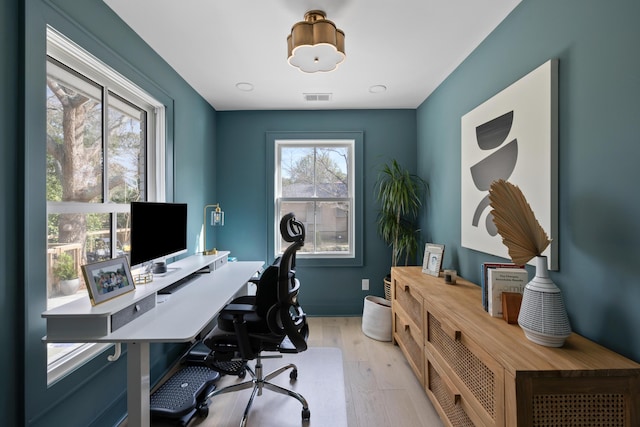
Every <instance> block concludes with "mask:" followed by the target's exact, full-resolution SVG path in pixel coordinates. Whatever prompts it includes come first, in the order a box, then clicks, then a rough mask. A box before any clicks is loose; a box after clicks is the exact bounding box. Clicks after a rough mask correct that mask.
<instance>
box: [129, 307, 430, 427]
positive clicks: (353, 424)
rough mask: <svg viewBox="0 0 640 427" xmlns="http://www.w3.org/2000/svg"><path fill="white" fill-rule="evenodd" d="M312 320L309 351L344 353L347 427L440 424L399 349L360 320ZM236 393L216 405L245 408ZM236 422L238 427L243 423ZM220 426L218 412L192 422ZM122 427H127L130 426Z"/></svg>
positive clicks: (222, 382) (192, 426)
mask: <svg viewBox="0 0 640 427" xmlns="http://www.w3.org/2000/svg"><path fill="white" fill-rule="evenodd" d="M308 321H309V330H310V334H309V340H308V343H309V346H310V347H338V348H340V349H341V350H342V358H343V368H344V389H345V397H346V408H347V422H348V427H396V426H398V427H400V426H401V427H441V426H442V423H441V421H440V419H439V417H438V415H437V413H436V411H435V409H434V408H433V406H432V404H431V402H430V401H429V399H428V398H427V395H426V394H425V392H424V390H423V389H422V386H421V384H420V383H419V382H418V380H417V379H416V377H415V376H414V374H413V371H411V368H410V367H409V364H408V363H407V361H406V359H405V358H404V356H403V355H402V352H401V351H400V349H399V347H398V346H394V345H393V344H391V343H390V342H380V341H376V340H374V339H371V338H368V337H367V336H366V335H364V334H363V333H362V318H361V317H312V318H309V319H308ZM301 375H302V373H301ZM226 381H234V379H233V378H231V377H227V376H226V377H223V378H221V380H220V383H219V384H218V385H219V386H223V385H225V382H226ZM238 394H240V393H230V394H224V395H220V396H216V397H215V399H216V400H217V401H216V402H217V403H216V405H222V406H225V407H235V406H238V407H240V408H244V405H245V404H246V403H247V401H246V397H242V396H241V397H242V402H240V401H237V398H236V396H237V395H238ZM227 405H229V406H227ZM296 416H297V413H296ZM313 419H314V417H313V415H312V419H311V423H309V426H314V427H332V426H321V425H319V424H317V423H316V424H314V423H313ZM251 420H252V418H250V422H249V424H250V425H253V424H256V421H257V419H256V418H253V422H252V421H251ZM316 420H317V418H316ZM237 422H238V424H239V419H238V420H237ZM258 424H260V423H258ZM220 425H227V422H226V421H221V420H220V418H219V417H217V415H215V414H210V416H209V417H207V418H195V419H194V420H193V422H192V423H190V427H219V426H220ZM122 426H126V422H125V423H123V425H122ZM157 426H159V424H157V423H154V427H157Z"/></svg>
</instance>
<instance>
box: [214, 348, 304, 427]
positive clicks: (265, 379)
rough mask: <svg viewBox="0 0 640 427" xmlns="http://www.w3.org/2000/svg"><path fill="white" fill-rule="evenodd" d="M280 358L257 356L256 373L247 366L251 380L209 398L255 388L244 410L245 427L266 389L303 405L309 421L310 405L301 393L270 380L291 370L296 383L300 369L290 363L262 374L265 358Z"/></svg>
mask: <svg viewBox="0 0 640 427" xmlns="http://www.w3.org/2000/svg"><path fill="white" fill-rule="evenodd" d="M280 357H282V356H260V355H258V356H256V366H255V372H254V371H253V370H252V369H251V368H250V367H249V366H248V365H245V369H246V371H247V372H249V375H251V379H250V380H247V381H244V382H241V383H238V384H232V385H229V386H227V387H223V388H220V389H217V390H214V391H212V392H211V393H209V395H208V396H207V398H212V397H214V396H217V395H219V394H224V393H231V392H234V391H240V390H245V389H248V388H253V392H252V393H251V397H250V398H249V402H248V403H247V406H246V408H245V410H244V414H243V416H242V421H241V422H240V427H245V426H246V425H247V418H248V417H249V411H250V410H251V405H252V404H253V399H254V398H255V396H256V395H258V396H261V395H262V389H263V388H266V389H269V390H272V391H275V392H276V393H280V394H284V395H286V396H290V397H293V398H294V399H296V400H298V401H299V402H300V403H301V404H302V420H303V421H308V420H309V419H310V418H311V411H309V404H308V403H307V400H306V399H305V398H304V397H303V396H302V395H301V394H300V393H297V392H295V391H293V390H289V389H286V388H284V387H280V386H279V385H277V384H273V383H271V382H269V380H270V379H272V378H275V377H276V376H278V375H280V374H281V373H283V372H285V371H287V370H288V369H291V372H290V373H289V378H291V380H293V381H295V380H296V379H297V378H298V367H297V366H296V365H294V364H293V363H290V364H288V365H285V366H282V367H280V368H278V369H276V370H275V371H272V372H270V373H268V374H267V375H264V376H263V374H262V359H263V358H280Z"/></svg>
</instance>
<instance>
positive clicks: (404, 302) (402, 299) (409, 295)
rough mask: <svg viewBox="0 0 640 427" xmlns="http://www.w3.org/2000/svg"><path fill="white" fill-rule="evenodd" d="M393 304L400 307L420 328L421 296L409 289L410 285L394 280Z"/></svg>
mask: <svg viewBox="0 0 640 427" xmlns="http://www.w3.org/2000/svg"><path fill="white" fill-rule="evenodd" d="M393 286H394V287H395V293H394V303H395V304H398V305H399V306H401V307H402V309H403V310H404V311H405V312H406V313H407V315H408V316H409V317H410V318H411V319H412V320H413V322H414V323H415V324H417V325H420V326H421V327H422V296H420V295H419V294H418V293H417V292H416V291H415V290H413V289H412V288H411V285H410V284H408V283H406V282H402V281H400V280H394V282H393Z"/></svg>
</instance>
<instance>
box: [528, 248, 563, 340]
mask: <svg viewBox="0 0 640 427" xmlns="http://www.w3.org/2000/svg"><path fill="white" fill-rule="evenodd" d="M518 324H519V325H520V327H521V328H522V330H523V331H524V334H525V336H526V337H527V338H528V339H529V340H531V341H533V342H534V343H536V344H540V345H544V346H547V347H562V346H563V345H564V341H565V340H566V339H567V337H569V335H571V326H570V325H569V318H568V316H567V310H566V308H565V306H564V301H563V300H562V291H561V290H560V288H558V286H556V284H555V283H553V281H552V280H551V279H550V278H549V270H548V267H547V257H546V256H539V257H536V275H535V277H534V278H533V279H532V280H531V281H530V282H529V283H528V284H527V286H526V287H525V289H524V294H523V296H522V305H521V306H520V314H519V315H518Z"/></svg>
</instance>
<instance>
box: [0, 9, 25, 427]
mask: <svg viewBox="0 0 640 427" xmlns="http://www.w3.org/2000/svg"><path fill="white" fill-rule="evenodd" d="M20 22H21V19H20V9H19V7H18V2H17V0H8V1H3V2H0V28H2V33H3V37H2V38H1V39H0V55H1V56H2V61H0V94H1V95H0V206H2V208H0V209H2V210H0V340H1V341H2V342H3V343H5V346H4V347H5V349H6V350H5V351H1V352H0V366H2V367H3V368H2V369H0V395H2V396H4V397H3V398H2V399H0V416H1V417H2V421H3V423H4V424H6V425H19V423H18V420H19V419H20V413H21V407H22V405H23V402H22V396H21V395H20V394H19V393H15V390H20V386H19V384H20V377H19V376H18V372H21V371H22V366H21V365H22V357H21V356H22V353H21V352H20V351H15V349H16V348H17V349H21V347H22V341H23V337H22V333H21V332H22V321H21V317H22V309H21V306H20V304H19V303H20V301H21V299H20V293H21V292H20V286H18V283H20V281H19V277H20V262H21V257H20V251H21V247H22V245H20V244H19V243H18V241H19V239H18V236H19V229H20V226H21V223H22V221H21V220H20V212H21V209H20V203H19V200H20V181H19V179H18V169H17V165H18V161H19V160H18V159H19V156H20V155H19V152H20V150H19V144H18V141H19V140H20V133H21V130H20V127H19V125H18V117H19V115H18V110H19V108H20V103H19V102H18V100H19V91H18V87H19V86H20V75H21V74H20V70H19V69H18V68H16V67H15V66H14V64H17V63H18V62H19V61H20V53H19V45H20V44H19V40H20V37H19V32H20Z"/></svg>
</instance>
